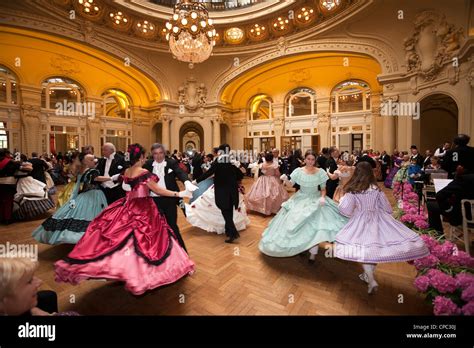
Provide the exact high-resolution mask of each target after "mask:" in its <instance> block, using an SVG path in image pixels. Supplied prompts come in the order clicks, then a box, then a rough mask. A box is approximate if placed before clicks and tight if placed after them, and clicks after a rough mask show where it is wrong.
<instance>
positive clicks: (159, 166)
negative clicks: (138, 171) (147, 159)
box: [150, 160, 166, 197]
mask: <svg viewBox="0 0 474 348" xmlns="http://www.w3.org/2000/svg"><path fill="white" fill-rule="evenodd" d="M152 166H153V174H155V175H156V176H157V177H158V179H159V180H158V186H160V187H162V188H164V189H166V183H165V168H166V161H165V160H163V161H161V162H157V161H153V164H152ZM150 196H152V197H159V196H160V195H157V194H156V193H155V192H153V191H151V192H150Z"/></svg>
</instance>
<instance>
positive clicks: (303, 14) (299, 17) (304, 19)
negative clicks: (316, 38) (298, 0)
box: [295, 6, 316, 27]
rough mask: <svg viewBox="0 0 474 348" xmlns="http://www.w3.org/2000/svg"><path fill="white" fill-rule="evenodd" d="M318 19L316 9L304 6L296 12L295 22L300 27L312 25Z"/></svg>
mask: <svg viewBox="0 0 474 348" xmlns="http://www.w3.org/2000/svg"><path fill="white" fill-rule="evenodd" d="M315 19H316V11H314V9H313V8H311V7H307V6H305V7H302V8H301V9H300V10H298V11H296V13H295V24H296V25H297V26H298V27H306V26H310V25H311V24H313V23H314V21H315Z"/></svg>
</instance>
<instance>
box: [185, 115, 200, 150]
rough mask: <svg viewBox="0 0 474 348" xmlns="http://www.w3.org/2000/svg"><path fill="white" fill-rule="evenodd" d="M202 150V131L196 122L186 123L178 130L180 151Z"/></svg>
mask: <svg viewBox="0 0 474 348" xmlns="http://www.w3.org/2000/svg"><path fill="white" fill-rule="evenodd" d="M203 148H204V130H203V128H202V127H201V125H200V124H199V123H197V122H186V123H185V124H183V125H182V126H181V129H180V130H179V149H180V151H192V150H196V151H202V150H203Z"/></svg>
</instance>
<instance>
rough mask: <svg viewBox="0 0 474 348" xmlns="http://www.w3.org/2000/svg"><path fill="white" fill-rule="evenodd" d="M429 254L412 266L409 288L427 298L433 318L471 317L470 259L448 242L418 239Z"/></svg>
mask: <svg viewBox="0 0 474 348" xmlns="http://www.w3.org/2000/svg"><path fill="white" fill-rule="evenodd" d="M421 238H422V239H423V241H424V242H425V244H426V246H427V247H428V249H429V250H430V252H431V254H430V255H428V256H426V257H423V258H421V259H417V260H415V261H414V262H413V265H414V266H415V268H416V269H417V270H418V276H417V277H416V278H415V281H414V282H413V285H414V286H415V288H416V289H417V290H418V291H419V292H421V293H424V294H426V295H427V299H428V300H429V301H432V303H433V306H434V307H433V311H434V313H435V314H436V315H473V314H474V274H473V273H470V272H472V271H471V270H472V263H473V261H474V258H472V257H471V256H470V255H469V254H467V253H466V252H464V251H459V250H458V249H457V246H456V245H455V244H454V243H452V242H449V241H444V242H440V241H437V240H435V239H434V238H432V237H430V236H428V235H421Z"/></svg>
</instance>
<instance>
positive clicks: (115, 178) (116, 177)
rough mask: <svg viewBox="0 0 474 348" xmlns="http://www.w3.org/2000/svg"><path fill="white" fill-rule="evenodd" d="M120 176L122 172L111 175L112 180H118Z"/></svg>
mask: <svg viewBox="0 0 474 348" xmlns="http://www.w3.org/2000/svg"><path fill="white" fill-rule="evenodd" d="M119 177H120V173H119V174H115V175H112V176H111V177H110V180H112V181H113V182H116V181H117V180H118V179H119Z"/></svg>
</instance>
